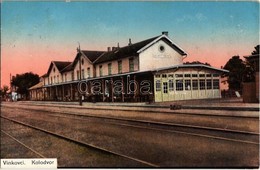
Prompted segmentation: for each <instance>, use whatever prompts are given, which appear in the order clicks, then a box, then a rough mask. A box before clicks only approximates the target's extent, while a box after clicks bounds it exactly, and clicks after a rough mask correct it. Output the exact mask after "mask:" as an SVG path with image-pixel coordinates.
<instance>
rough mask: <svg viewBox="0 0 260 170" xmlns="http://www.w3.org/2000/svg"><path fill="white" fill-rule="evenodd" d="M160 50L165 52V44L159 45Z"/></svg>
mask: <svg viewBox="0 0 260 170" xmlns="http://www.w3.org/2000/svg"><path fill="white" fill-rule="evenodd" d="M159 51H160V52H161V53H163V52H164V51H165V47H164V46H163V45H160V46H159Z"/></svg>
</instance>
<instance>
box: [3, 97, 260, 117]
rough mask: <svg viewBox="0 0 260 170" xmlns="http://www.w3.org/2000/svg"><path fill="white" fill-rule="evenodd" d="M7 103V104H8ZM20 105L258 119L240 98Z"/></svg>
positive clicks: (256, 105)
mask: <svg viewBox="0 0 260 170" xmlns="http://www.w3.org/2000/svg"><path fill="white" fill-rule="evenodd" d="M8 103H9V102H8ZM15 103H16V104H21V105H26V104H29V105H40V106H53V107H55V106H56V107H67V108H75V109H95V110H104V109H105V110H111V111H113V110H115V111H120V110H121V111H136V112H139V113H140V112H148V113H149V112H150V113H173V114H193V115H194V114H198V115H215V116H234V117H254V118H259V103H243V101H242V99H241V98H228V99H202V100H187V101H174V102H161V103H122V102H121V103H117V102H114V103H107V102H97V103H90V102H83V103H82V105H81V106H80V105H79V102H54V101H18V102H15ZM170 105H180V106H181V109H177V110H172V109H170Z"/></svg>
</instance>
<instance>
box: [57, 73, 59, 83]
mask: <svg viewBox="0 0 260 170" xmlns="http://www.w3.org/2000/svg"><path fill="white" fill-rule="evenodd" d="M57 83H59V75H57Z"/></svg>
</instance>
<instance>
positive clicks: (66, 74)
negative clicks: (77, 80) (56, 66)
mask: <svg viewBox="0 0 260 170" xmlns="http://www.w3.org/2000/svg"><path fill="white" fill-rule="evenodd" d="M64 77H65V82H66V81H67V74H66V73H65V75H64Z"/></svg>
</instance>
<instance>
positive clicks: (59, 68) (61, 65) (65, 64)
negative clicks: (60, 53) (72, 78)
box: [53, 61, 71, 71]
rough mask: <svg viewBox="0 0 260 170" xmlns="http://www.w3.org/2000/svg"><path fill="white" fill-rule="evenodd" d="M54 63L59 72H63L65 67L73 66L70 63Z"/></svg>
mask: <svg viewBox="0 0 260 170" xmlns="http://www.w3.org/2000/svg"><path fill="white" fill-rule="evenodd" d="M53 63H54V64H55V65H56V67H57V68H58V70H59V71H61V70H63V69H64V68H65V67H67V66H68V65H69V64H71V62H70V61H53Z"/></svg>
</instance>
